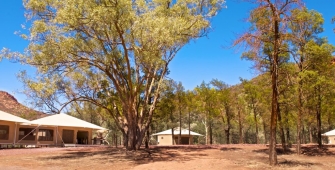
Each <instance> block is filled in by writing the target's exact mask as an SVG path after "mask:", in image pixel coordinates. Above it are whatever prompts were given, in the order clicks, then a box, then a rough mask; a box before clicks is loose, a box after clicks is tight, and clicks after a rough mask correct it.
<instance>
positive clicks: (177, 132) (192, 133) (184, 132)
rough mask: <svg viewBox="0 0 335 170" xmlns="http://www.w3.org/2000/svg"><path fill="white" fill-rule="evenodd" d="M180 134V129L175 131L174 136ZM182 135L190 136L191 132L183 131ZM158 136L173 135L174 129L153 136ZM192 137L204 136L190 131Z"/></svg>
mask: <svg viewBox="0 0 335 170" xmlns="http://www.w3.org/2000/svg"><path fill="white" fill-rule="evenodd" d="M179 133H180V131H179V128H175V129H173V134H174V135H178V134H179ZM181 134H182V135H188V134H189V130H188V129H181ZM156 135H172V129H168V130H165V131H163V132H159V133H155V134H152V136H156ZM190 135H192V136H203V135H201V134H199V133H196V132H192V131H190Z"/></svg>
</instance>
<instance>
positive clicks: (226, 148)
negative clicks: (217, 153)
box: [220, 147, 242, 151]
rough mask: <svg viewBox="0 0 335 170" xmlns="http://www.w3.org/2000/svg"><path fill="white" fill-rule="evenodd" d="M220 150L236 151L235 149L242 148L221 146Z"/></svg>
mask: <svg viewBox="0 0 335 170" xmlns="http://www.w3.org/2000/svg"><path fill="white" fill-rule="evenodd" d="M220 150H221V151H237V150H242V148H228V147H223V148H220Z"/></svg>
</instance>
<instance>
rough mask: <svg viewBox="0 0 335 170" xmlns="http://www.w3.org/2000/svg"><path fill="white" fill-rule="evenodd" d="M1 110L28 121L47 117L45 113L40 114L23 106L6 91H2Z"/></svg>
mask: <svg viewBox="0 0 335 170" xmlns="http://www.w3.org/2000/svg"><path fill="white" fill-rule="evenodd" d="M0 110H2V111H4V112H7V113H10V114H13V115H16V116H19V117H22V118H24V119H28V120H34V119H38V118H41V117H44V116H46V114H45V113H43V112H39V111H36V110H33V109H30V108H28V107H26V106H24V105H22V104H21V103H19V102H18V101H17V100H16V98H15V97H14V96H12V95H11V94H9V93H7V92H4V91H0Z"/></svg>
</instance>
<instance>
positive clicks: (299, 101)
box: [297, 68, 302, 155]
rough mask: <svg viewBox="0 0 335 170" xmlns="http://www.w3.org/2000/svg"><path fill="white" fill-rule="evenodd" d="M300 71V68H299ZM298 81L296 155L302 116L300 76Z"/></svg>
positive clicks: (299, 152)
mask: <svg viewBox="0 0 335 170" xmlns="http://www.w3.org/2000/svg"><path fill="white" fill-rule="evenodd" d="M301 69H302V68H301ZM299 77H300V80H299V87H298V92H299V94H298V107H299V108H298V117H297V119H298V121H297V154H298V155H300V154H301V115H302V81H301V76H299Z"/></svg>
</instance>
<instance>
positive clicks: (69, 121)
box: [31, 113, 106, 130]
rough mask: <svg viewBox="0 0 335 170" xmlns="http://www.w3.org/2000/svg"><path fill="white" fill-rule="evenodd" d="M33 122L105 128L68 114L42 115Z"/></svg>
mask: <svg viewBox="0 0 335 170" xmlns="http://www.w3.org/2000/svg"><path fill="white" fill-rule="evenodd" d="M31 122H32V123H34V124H38V125H44V126H67V127H82V128H90V129H96V130H106V129H105V128H103V127H101V126H98V125H95V124H92V123H89V122H86V121H84V120H81V119H78V118H75V117H73V116H70V115H68V114H62V113H61V114H54V115H51V116H47V117H43V118H40V119H36V120H33V121H31Z"/></svg>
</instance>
